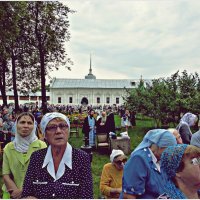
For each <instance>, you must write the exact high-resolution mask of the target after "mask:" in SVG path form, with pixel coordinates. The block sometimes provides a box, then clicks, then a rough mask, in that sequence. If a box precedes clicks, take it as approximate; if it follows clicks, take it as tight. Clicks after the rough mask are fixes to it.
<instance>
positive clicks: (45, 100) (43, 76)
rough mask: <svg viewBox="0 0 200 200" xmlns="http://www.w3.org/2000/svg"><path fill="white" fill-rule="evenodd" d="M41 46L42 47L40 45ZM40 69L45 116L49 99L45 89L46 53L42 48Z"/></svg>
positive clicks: (40, 50) (40, 49)
mask: <svg viewBox="0 0 200 200" xmlns="http://www.w3.org/2000/svg"><path fill="white" fill-rule="evenodd" d="M39 46H40V45H39ZM39 52H40V68H41V91H42V112H43V114H45V113H47V98H46V88H45V83H46V79H45V63H44V53H43V51H42V48H41V46H40V48H39Z"/></svg>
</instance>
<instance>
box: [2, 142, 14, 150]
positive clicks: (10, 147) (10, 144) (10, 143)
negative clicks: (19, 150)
mask: <svg viewBox="0 0 200 200" xmlns="http://www.w3.org/2000/svg"><path fill="white" fill-rule="evenodd" d="M10 149H14V143H13V142H9V143H8V144H6V146H5V147H4V152H6V151H9V150H10Z"/></svg>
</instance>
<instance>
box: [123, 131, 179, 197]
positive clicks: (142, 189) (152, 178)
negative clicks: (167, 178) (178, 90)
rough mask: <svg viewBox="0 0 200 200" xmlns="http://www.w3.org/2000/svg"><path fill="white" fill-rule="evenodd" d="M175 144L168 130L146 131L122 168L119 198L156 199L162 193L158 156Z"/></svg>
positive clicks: (174, 139)
mask: <svg viewBox="0 0 200 200" xmlns="http://www.w3.org/2000/svg"><path fill="white" fill-rule="evenodd" d="M175 144H177V143H176V138H175V137H174V135H173V134H172V133H171V132H169V131H168V130H164V129H154V130H150V131H148V132H147V134H146V135H145V137H144V138H143V141H142V142H141V143H140V144H139V145H138V147H137V148H136V149H135V150H134V151H133V153H132V154H131V158H130V159H129V160H128V162H127V163H126V165H125V167H124V174H123V179H122V193H121V195H120V197H121V198H127V199H128V198H130V199H135V198H140V199H155V198H157V197H158V196H159V195H160V194H161V193H162V191H163V190H162V186H163V179H162V176H161V172H160V163H159V161H160V156H161V154H162V152H163V151H164V149H165V148H166V147H168V146H171V145H175Z"/></svg>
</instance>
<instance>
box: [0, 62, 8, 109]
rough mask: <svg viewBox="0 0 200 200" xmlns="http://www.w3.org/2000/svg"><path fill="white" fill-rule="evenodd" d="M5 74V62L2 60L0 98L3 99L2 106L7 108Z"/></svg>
mask: <svg viewBox="0 0 200 200" xmlns="http://www.w3.org/2000/svg"><path fill="white" fill-rule="evenodd" d="M5 73H6V60H3V61H2V70H1V75H0V77H1V80H0V90H1V97H2V99H3V106H7V96H6V81H5Z"/></svg>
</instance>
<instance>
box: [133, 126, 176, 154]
mask: <svg viewBox="0 0 200 200" xmlns="http://www.w3.org/2000/svg"><path fill="white" fill-rule="evenodd" d="M152 144H156V145H157V146H159V147H168V146H172V145H175V144H177V142H176V138H175V137H174V135H173V134H171V132H169V131H168V130H165V129H153V130H150V131H148V132H147V134H146V135H145V136H144V138H143V140H142V142H141V143H140V144H139V145H138V146H137V147H136V149H135V150H134V151H133V152H135V151H138V150H140V149H144V148H146V147H150V146H151V145H152Z"/></svg>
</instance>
